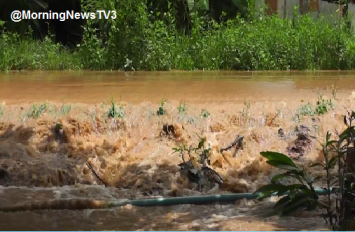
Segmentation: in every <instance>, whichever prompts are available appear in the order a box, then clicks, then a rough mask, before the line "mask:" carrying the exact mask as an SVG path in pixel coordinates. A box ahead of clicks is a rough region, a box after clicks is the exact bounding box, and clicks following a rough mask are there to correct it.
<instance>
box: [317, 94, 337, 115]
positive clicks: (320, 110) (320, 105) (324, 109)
mask: <svg viewBox="0 0 355 232" xmlns="http://www.w3.org/2000/svg"><path fill="white" fill-rule="evenodd" d="M331 109H334V104H333V102H332V100H331V99H329V100H325V99H324V98H323V96H322V95H319V96H318V102H317V106H316V109H315V112H316V113H317V114H318V115H322V114H325V113H328V111H329V110H331Z"/></svg>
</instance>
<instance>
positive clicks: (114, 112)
mask: <svg viewBox="0 0 355 232" xmlns="http://www.w3.org/2000/svg"><path fill="white" fill-rule="evenodd" d="M107 115H108V117H110V118H123V117H124V115H125V113H124V109H123V106H122V104H121V98H120V104H119V107H118V108H117V106H116V104H115V102H114V101H113V96H112V97H111V108H110V109H109V110H108V113H107Z"/></svg>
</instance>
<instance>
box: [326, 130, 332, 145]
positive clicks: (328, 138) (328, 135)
mask: <svg viewBox="0 0 355 232" xmlns="http://www.w3.org/2000/svg"><path fill="white" fill-rule="evenodd" d="M330 136H331V134H330V132H329V131H327V137H326V142H327V144H328V142H329V140H330Z"/></svg>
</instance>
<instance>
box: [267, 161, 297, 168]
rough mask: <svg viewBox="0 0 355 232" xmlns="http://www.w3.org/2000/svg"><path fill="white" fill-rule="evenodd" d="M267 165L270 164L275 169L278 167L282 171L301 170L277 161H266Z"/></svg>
mask: <svg viewBox="0 0 355 232" xmlns="http://www.w3.org/2000/svg"><path fill="white" fill-rule="evenodd" d="M266 163H268V164H270V165H271V166H274V167H277V168H281V169H286V170H299V169H298V168H297V167H293V166H290V165H288V164H285V163H283V162H280V161H276V160H268V161H266Z"/></svg>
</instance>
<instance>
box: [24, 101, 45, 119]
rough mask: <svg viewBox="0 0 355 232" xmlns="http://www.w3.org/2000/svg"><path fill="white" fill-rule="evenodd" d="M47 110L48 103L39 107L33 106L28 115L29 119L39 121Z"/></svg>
mask: <svg viewBox="0 0 355 232" xmlns="http://www.w3.org/2000/svg"><path fill="white" fill-rule="evenodd" d="M46 109H47V103H43V104H41V105H39V106H37V105H35V104H33V105H32V110H31V111H30V112H29V113H28V117H31V118H34V119H37V118H39V116H41V114H43V113H44V111H45V110H46Z"/></svg>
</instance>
